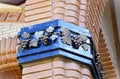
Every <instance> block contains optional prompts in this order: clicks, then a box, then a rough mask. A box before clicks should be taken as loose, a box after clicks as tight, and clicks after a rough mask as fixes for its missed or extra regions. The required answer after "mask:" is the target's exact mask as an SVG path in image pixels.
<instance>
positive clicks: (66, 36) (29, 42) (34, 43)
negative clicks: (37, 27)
mask: <svg viewBox="0 0 120 79" xmlns="http://www.w3.org/2000/svg"><path fill="white" fill-rule="evenodd" d="M21 36H22V38H25V39H26V40H22V41H20V42H19V43H18V45H19V48H21V49H22V50H24V49H27V48H31V47H38V43H39V42H41V43H42V44H43V45H45V46H46V45H49V44H50V42H51V41H52V42H54V41H55V40H56V39H57V38H58V37H61V41H62V42H63V43H64V44H67V45H69V46H73V47H74V48H77V49H78V48H79V47H80V46H81V47H82V48H83V49H84V50H85V51H87V50H88V49H89V48H90V45H89V44H90V42H88V40H89V39H88V37H87V36H85V35H81V34H78V33H77V34H76V33H74V32H72V31H70V30H69V29H68V28H60V31H57V32H56V31H55V27H52V26H49V27H48V28H47V29H46V30H45V31H36V32H35V33H34V34H33V38H30V37H31V36H30V34H29V33H27V32H23V34H22V35H21Z"/></svg>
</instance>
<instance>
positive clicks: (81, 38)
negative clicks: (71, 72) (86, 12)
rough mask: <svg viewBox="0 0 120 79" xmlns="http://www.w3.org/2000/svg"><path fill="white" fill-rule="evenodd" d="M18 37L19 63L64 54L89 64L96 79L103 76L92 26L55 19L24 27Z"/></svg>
mask: <svg viewBox="0 0 120 79" xmlns="http://www.w3.org/2000/svg"><path fill="white" fill-rule="evenodd" d="M18 38H19V40H20V42H19V43H18V46H19V49H18V53H17V58H18V62H19V64H24V63H28V62H31V61H36V60H40V59H45V58H49V57H54V56H64V57H67V58H70V59H73V60H76V61H79V62H82V63H84V64H87V65H89V66H90V67H91V70H92V71H93V74H95V79H102V78H100V77H101V75H100V74H99V72H98V71H99V70H98V69H97V66H96V62H98V61H99V60H98V61H97V60H96V59H95V58H96V53H95V52H94V49H93V44H92V39H91V34H90V33H89V30H88V29H85V28H82V27H80V26H76V25H74V24H71V23H68V22H65V21H62V20H53V21H49V22H45V23H41V24H36V25H33V26H29V27H24V28H22V29H21V30H20V32H18Z"/></svg>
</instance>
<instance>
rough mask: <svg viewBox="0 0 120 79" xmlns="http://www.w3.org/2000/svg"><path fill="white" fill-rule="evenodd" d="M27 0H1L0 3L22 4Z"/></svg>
mask: <svg viewBox="0 0 120 79" xmlns="http://www.w3.org/2000/svg"><path fill="white" fill-rule="evenodd" d="M25 1H26V0H0V3H6V4H11V5H20V4H22V3H24V2H25Z"/></svg>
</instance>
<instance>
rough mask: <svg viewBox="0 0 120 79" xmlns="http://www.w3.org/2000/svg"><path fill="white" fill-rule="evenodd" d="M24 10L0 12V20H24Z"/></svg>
mask: <svg viewBox="0 0 120 79" xmlns="http://www.w3.org/2000/svg"><path fill="white" fill-rule="evenodd" d="M24 17H25V16H24V12H5V11H3V12H0V21H1V22H24Z"/></svg>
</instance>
